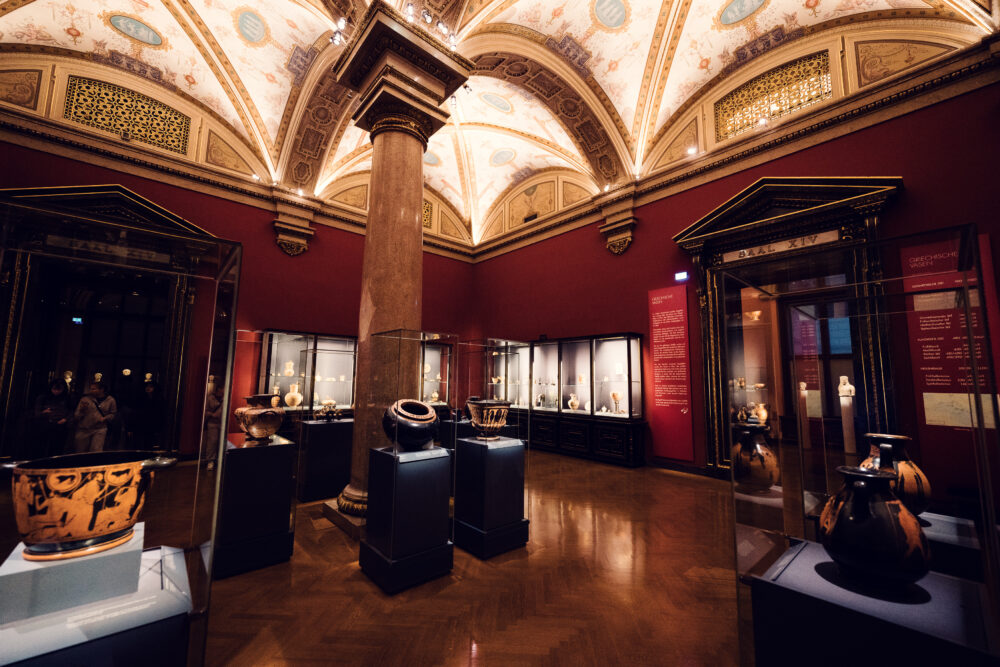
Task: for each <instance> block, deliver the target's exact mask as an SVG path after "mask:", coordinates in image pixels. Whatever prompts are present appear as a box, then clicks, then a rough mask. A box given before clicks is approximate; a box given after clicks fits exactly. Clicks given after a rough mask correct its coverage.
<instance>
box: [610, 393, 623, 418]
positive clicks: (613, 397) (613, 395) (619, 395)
mask: <svg viewBox="0 0 1000 667" xmlns="http://www.w3.org/2000/svg"><path fill="white" fill-rule="evenodd" d="M611 400H612V401H614V402H615V414H616V415H617V414H620V413H621V410H620V409H619V408H618V403H619V402H620V401H621V400H622V393H621V392H620V391H613V392H611Z"/></svg>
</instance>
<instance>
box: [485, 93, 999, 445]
mask: <svg viewBox="0 0 1000 667" xmlns="http://www.w3.org/2000/svg"><path fill="white" fill-rule="evenodd" d="M998 118H1000V85H994V86H991V87H989V88H986V89H982V90H979V91H976V92H973V93H970V94H966V95H963V96H960V97H958V98H954V99H952V100H949V101H946V102H942V103H940V104H937V105H935V106H932V107H928V108H926V109H923V110H921V111H918V112H915V113H912V114H909V115H907V116H904V117H901V118H897V119H895V120H891V121H887V122H884V123H881V124H879V125H876V126H873V127H870V128H868V129H865V130H861V131H859V132H855V133H853V134H850V135H848V136H845V137H842V138H839V139H835V140H833V141H829V142H826V143H823V144H820V145H817V146H814V147H812V148H809V149H806V150H802V151H800V152H798V153H795V154H793V155H789V156H787V157H782V158H779V159H776V160H772V161H770V162H767V163H765V164H762V165H760V166H757V167H753V168H751V169H748V170H746V171H743V172H740V173H737V174H734V175H732V176H728V177H725V178H721V179H719V180H716V181H713V182H711V183H707V184H705V185H702V186H700V187H696V188H693V189H690V190H687V191H685V192H682V193H680V194H677V195H674V196H672V197H667V198H665V199H661V200H658V201H656V202H653V203H651V204H649V205H646V206H642V207H640V208H639V209H637V210H636V217H637V218H638V220H639V222H638V225H637V226H636V229H635V236H634V239H633V241H632V245H631V246H630V247H629V249H628V250H627V251H626V252H625V254H623V255H621V256H618V257H616V256H614V255H612V254H611V253H610V252H608V250H607V249H606V248H605V245H604V239H603V237H602V236H601V235H600V234H599V233H598V231H597V227H598V226H599V224H600V223H595V224H594V225H590V226H588V227H585V228H581V229H578V230H575V231H573V232H569V233H566V234H562V235H560V236H557V237H554V238H551V239H548V240H546V241H542V242H540V243H537V244H534V245H532V246H529V247H527V248H524V249H521V250H518V251H516V252H512V253H509V254H506V255H502V256H500V257H497V258H495V259H491V260H488V261H486V262H483V263H481V264H478V265H477V266H476V286H477V299H478V302H479V304H480V311H479V319H480V321H481V322H482V326H483V328H484V330H485V331H488V332H489V333H490V335H492V336H503V337H509V338H515V339H521V340H532V339H535V338H537V337H538V336H539V335H542V334H545V335H548V336H549V337H557V336H572V335H583V334H600V333H612V332H616V331H637V332H639V333H641V334H643V336H644V350H643V352H644V360H645V361H646V362H647V363H645V364H644V366H645V369H646V372H647V376H648V371H649V367H650V364H649V363H648V337H649V322H648V313H647V304H646V297H647V292H648V291H649V290H652V289H657V288H660V287H666V286H669V285H673V284H674V277H673V276H674V273H675V272H677V271H685V270H687V271H690V270H691V265H690V263H689V261H688V259H687V257H686V255H685V254H684V253H683V252H682V251H681V250H680V249H679V248H678V247H677V246H676V245H674V243H673V241H671V237H673V236H674V235H675V234H677V233H678V232H680V231H681V230H683V229H684V228H686V227H688V226H689V225H691V224H693V223H694V222H696V221H697V220H699V219H700V218H701V217H703V216H704V215H705V214H707V213H709V212H710V211H712V210H713V209H715V208H716V207H717V206H719V205H720V204H722V203H723V202H725V201H726V200H727V199H729V198H730V197H732V196H733V195H735V194H736V193H737V192H739V191H740V190H742V189H743V188H745V187H747V186H749V185H751V184H752V183H753V182H755V181H756V180H757V179H760V178H763V177H765V176H901V177H902V178H903V183H904V188H905V190H904V192H903V193H902V195H901V196H900V197H899V198H898V200H897V201H896V202H895V203H894V204H892V205H891V206H890V208H889V210H888V212H887V213H886V214H885V216H884V218H883V230H882V233H883V234H884V235H886V236H894V235H900V234H907V233H913V232H917V231H923V230H928V229H934V228H939V227H943V226H950V225H956V224H961V223H969V222H974V223H977V224H978V225H979V226H980V230H981V231H986V232H990V234H991V241H992V246H993V254H994V256H995V257H996V256H1000V254H998V252H1000V233H997V231H1000V229H998V226H1000V222H998V216H997V214H996V212H995V211H996V207H997V204H996V191H997V169H996V150H995V149H996V147H998V146H1000V123H998V122H997V119H998ZM997 277H998V278H1000V276H997ZM694 287H695V286H694V285H690V286H689V291H690V292H693V291H694ZM691 308H692V310H691V313H692V318H691V332H690V336H691V342H692V349H691V361H692V388H693V399H694V401H695V402H694V404H693V406H692V407H693V410H692V415H693V419H694V421H695V424H694V427H695V430H694V434H695V452H696V454H695V460H694V461H693V462H694V463H696V464H702V463H703V462H704V456H705V449H706V447H705V429H704V423H703V416H702V415H703V414H704V404H703V401H704V394H703V391H702V389H701V388H702V378H701V351H700V349H699V341H700V339H701V333H700V330H699V327H700V324H699V319H698V317H697V316H696V315H695V314H696V313H697V312H698V308H697V304H696V303H695V302H694V301H693V300H692V302H691ZM651 386H652V384H651V382H650V378H649V377H647V378H646V387H647V388H649V387H651ZM645 402H646V406H645V409H646V411H648V409H649V403H650V392H649V391H647V395H646V400H645ZM650 436H651V437H652V438H666V437H670V436H669V434H664V433H651V434H650Z"/></svg>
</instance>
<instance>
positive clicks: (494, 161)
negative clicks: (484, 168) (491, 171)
mask: <svg viewBox="0 0 1000 667" xmlns="http://www.w3.org/2000/svg"><path fill="white" fill-rule="evenodd" d="M516 155H517V153H515V152H514V149H513V148H498V149H496V150H495V151H493V155H491V156H490V166H491V167H502V166H503V165H505V164H507V163H508V162H510V161H511V160H513V159H514V157H515V156H516Z"/></svg>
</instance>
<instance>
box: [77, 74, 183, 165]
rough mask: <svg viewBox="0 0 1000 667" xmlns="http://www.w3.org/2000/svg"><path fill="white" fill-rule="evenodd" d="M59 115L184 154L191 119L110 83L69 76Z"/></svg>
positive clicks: (157, 102) (150, 99) (139, 94)
mask: <svg viewBox="0 0 1000 667" xmlns="http://www.w3.org/2000/svg"><path fill="white" fill-rule="evenodd" d="M63 115H64V116H65V117H66V118H67V119H68V120H72V121H75V122H77V123H80V124H82V125H89V126H90V127H96V128H98V129H100V130H106V131H108V132H113V133H115V134H117V135H119V136H128V138H129V139H133V140H135V141H142V142H144V143H147V144H149V145H151V146H156V147H158V148H165V149H167V150H168V151H174V152H175V153H181V154H186V153H187V149H188V139H189V137H190V134H191V119H190V118H189V117H187V116H185V115H184V114H182V113H181V112H180V111H177V110H176V109H173V108H171V107H168V106H167V105H166V104H163V103H162V102H159V101H157V100H154V99H153V98H152V97H148V96H146V95H143V94H142V93H137V92H135V91H134V90H129V89H128V88H122V87H121V86H116V85H115V84H113V83H107V82H105V81H97V80H95V79H85V78H83V77H79V76H70V77H69V84H68V86H67V88H66V106H65V108H64V109H63Z"/></svg>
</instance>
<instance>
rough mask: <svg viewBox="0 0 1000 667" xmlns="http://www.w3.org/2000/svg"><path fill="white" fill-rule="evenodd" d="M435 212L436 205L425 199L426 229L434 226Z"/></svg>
mask: <svg viewBox="0 0 1000 667" xmlns="http://www.w3.org/2000/svg"><path fill="white" fill-rule="evenodd" d="M433 212H434V207H433V206H431V203H430V202H429V201H427V200H426V199H425V200H424V229H430V228H431V227H433V226H434V223H433V217H432V213H433Z"/></svg>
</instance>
